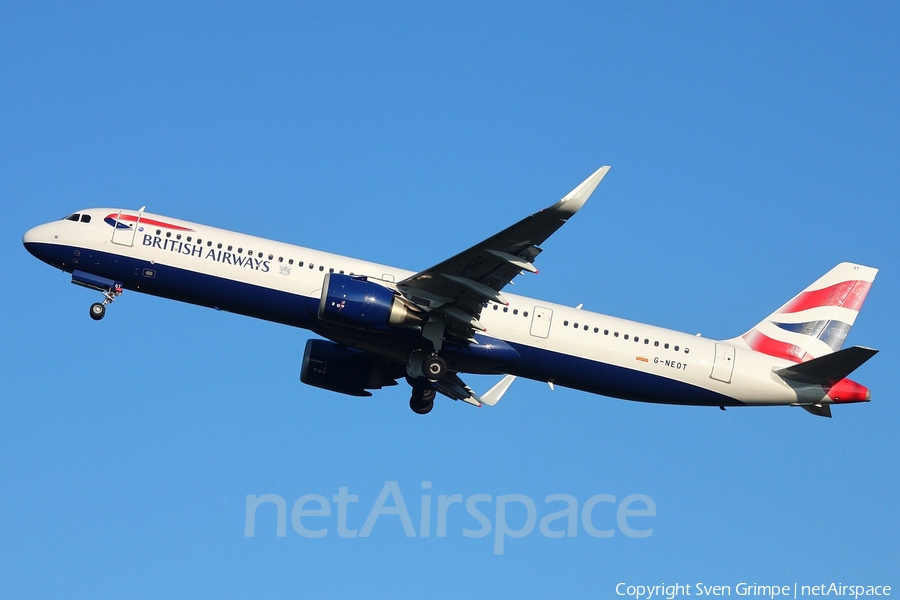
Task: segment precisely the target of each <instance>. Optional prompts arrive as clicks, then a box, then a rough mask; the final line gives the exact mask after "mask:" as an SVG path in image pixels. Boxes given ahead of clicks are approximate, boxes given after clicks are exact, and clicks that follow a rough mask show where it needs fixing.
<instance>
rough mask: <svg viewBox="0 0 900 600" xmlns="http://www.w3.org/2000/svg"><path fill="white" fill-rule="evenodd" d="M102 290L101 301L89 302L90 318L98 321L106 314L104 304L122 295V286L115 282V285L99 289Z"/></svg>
mask: <svg viewBox="0 0 900 600" xmlns="http://www.w3.org/2000/svg"><path fill="white" fill-rule="evenodd" d="M100 291H101V292H103V296H104V299H103V302H94V303H93V304H91V312H90V315H91V318H92V319H93V320H95V321H99V320H100V319H102V318H103V317H104V316H106V305H107V304H109V303H110V302H115V300H116V298H117V297H119V296H121V295H122V286H121V285H118V284H116V285H115V286H113V287H111V288H107V289H103V290H100Z"/></svg>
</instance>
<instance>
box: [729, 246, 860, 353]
mask: <svg viewBox="0 0 900 600" xmlns="http://www.w3.org/2000/svg"><path fill="white" fill-rule="evenodd" d="M877 273H878V269H873V268H872V267H864V266H862V265H856V264H853V263H841V264H839V265H838V266H836V267H835V268H833V269H831V270H830V271H828V273H826V274H825V275H823V276H822V277H820V278H819V279H818V280H816V282H815V283H813V284H812V285H810V286H809V287H808V288H806V289H805V290H803V291H802V292H800V293H799V294H797V295H796V296H794V297H793V298H792V299H791V300H790V301H789V302H787V303H786V304H785V305H784V306H782V307H781V308H779V309H778V310H776V311H775V312H774V313H772V314H771V315H769V316H768V317H766V319H765V320H764V321H762V322H761V323H759V324H758V325H757V326H756V327H754V328H753V329H751V330H750V331H748V332H747V333H745V334H744V335H742V336H741V337H740V338H737V339H735V340H732V341H733V342H735V343H737V344H739V345H744V344H746V345H747V346H749V347H750V348H752V349H753V350H756V351H757V352H762V353H763V354H768V355H770V356H777V357H778V358H786V359H788V360H792V361H794V362H805V361H808V360H811V359H814V358H818V357H820V356H825V355H826V354H831V353H832V352H837V351H838V350H840V349H841V347H842V346H843V345H844V340H845V339H846V338H847V334H848V333H849V332H850V328H851V327H852V326H853V323H854V322H855V321H856V316H857V315H858V314H859V309H860V308H862V305H863V301H865V299H866V294H868V293H869V288H870V287H871V286H872V281H874V280H875V275H876V274H877Z"/></svg>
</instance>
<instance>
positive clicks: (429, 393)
mask: <svg viewBox="0 0 900 600" xmlns="http://www.w3.org/2000/svg"><path fill="white" fill-rule="evenodd" d="M434 396H435V393H434V390H417V389H413V393H412V397H411V398H410V399H409V407H410V408H411V409H412V411H413V412H414V413H416V414H417V415H427V414H428V413H430V412H431V409H432V408H434Z"/></svg>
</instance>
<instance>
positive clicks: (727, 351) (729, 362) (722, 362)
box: [709, 343, 734, 383]
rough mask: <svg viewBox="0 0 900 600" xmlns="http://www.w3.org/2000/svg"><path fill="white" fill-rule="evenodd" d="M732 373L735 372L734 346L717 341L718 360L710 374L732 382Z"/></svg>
mask: <svg viewBox="0 0 900 600" xmlns="http://www.w3.org/2000/svg"><path fill="white" fill-rule="evenodd" d="M732 373H734V346H729V345H728V344H718V343H717V344H716V360H715V362H714V363H713V368H712V373H710V374H709V376H710V377H711V378H712V379H716V380H718V381H723V382H725V383H731V375H732Z"/></svg>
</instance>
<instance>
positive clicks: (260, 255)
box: [256, 252, 322, 271]
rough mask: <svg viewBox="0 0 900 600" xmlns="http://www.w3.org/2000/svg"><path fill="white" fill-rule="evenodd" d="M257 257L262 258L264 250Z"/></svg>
mask: <svg viewBox="0 0 900 600" xmlns="http://www.w3.org/2000/svg"><path fill="white" fill-rule="evenodd" d="M256 258H262V252H260V253H259V255H258V256H257V257H256ZM319 270H320V271H321V270H322V269H319Z"/></svg>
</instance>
